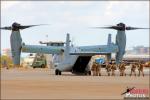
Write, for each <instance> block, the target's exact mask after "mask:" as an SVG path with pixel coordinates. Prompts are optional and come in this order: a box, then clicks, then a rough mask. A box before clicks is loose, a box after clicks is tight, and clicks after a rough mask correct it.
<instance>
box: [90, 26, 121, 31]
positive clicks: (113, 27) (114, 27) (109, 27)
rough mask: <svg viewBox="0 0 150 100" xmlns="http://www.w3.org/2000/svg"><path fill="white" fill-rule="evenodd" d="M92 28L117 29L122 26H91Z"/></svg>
mask: <svg viewBox="0 0 150 100" xmlns="http://www.w3.org/2000/svg"><path fill="white" fill-rule="evenodd" d="M93 28H103V29H115V30H119V29H121V28H122V27H120V26H108V27H93Z"/></svg>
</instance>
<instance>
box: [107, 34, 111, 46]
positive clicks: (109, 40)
mask: <svg viewBox="0 0 150 100" xmlns="http://www.w3.org/2000/svg"><path fill="white" fill-rule="evenodd" d="M111 42H112V41H111V34H108V41H107V45H110V44H111Z"/></svg>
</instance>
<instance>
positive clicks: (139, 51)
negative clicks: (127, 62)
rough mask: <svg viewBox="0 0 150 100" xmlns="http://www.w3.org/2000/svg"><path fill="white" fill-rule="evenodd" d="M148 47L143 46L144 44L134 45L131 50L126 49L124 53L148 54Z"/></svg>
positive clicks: (149, 48)
mask: <svg viewBox="0 0 150 100" xmlns="http://www.w3.org/2000/svg"><path fill="white" fill-rule="evenodd" d="M149 50H150V47H144V46H135V47H133V49H132V50H126V54H138V55H139V54H146V55H148V54H149V53H150V51H149Z"/></svg>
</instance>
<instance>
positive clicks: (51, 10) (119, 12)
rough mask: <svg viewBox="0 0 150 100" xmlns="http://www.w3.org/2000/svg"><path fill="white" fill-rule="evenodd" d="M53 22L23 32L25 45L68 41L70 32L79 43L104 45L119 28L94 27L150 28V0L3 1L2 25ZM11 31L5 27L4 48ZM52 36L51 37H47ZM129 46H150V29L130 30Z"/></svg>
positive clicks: (79, 44)
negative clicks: (67, 35)
mask: <svg viewBox="0 0 150 100" xmlns="http://www.w3.org/2000/svg"><path fill="white" fill-rule="evenodd" d="M13 22H18V23H20V24H21V25H30V24H31V25H32V24H49V25H45V26H37V27H32V28H29V29H26V30H22V31H21V36H22V40H23V42H24V43H25V44H31V45H33V44H34V45H37V44H39V41H65V37H66V34H67V33H70V35H71V40H72V41H73V44H74V45H76V46H83V45H103V44H106V43H107V36H108V34H109V33H111V34H112V40H113V42H115V37H116V30H106V29H92V28H90V27H103V26H107V25H116V24H118V23H120V22H123V23H125V24H126V25H127V26H133V27H149V1H1V26H10V25H11V24H12V23H13ZM10 34H11V32H10V31H6V30H1V49H2V50H3V49H4V48H10ZM46 35H48V37H47V36H46ZM126 35H127V49H130V48H132V47H134V46H137V45H144V46H149V30H132V31H126Z"/></svg>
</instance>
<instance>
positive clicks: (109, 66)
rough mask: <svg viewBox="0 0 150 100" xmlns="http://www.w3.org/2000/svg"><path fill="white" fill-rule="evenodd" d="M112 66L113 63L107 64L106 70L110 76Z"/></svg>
mask: <svg viewBox="0 0 150 100" xmlns="http://www.w3.org/2000/svg"><path fill="white" fill-rule="evenodd" d="M111 66H112V65H111V64H106V71H107V74H108V76H110V72H111Z"/></svg>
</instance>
